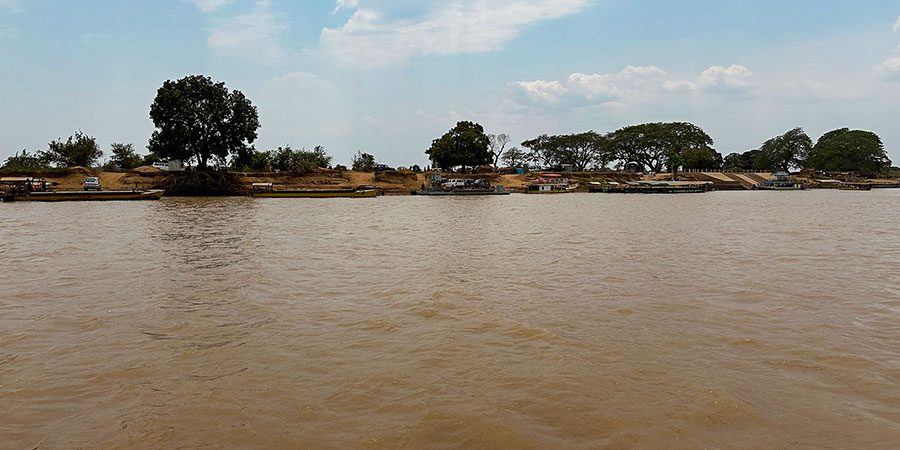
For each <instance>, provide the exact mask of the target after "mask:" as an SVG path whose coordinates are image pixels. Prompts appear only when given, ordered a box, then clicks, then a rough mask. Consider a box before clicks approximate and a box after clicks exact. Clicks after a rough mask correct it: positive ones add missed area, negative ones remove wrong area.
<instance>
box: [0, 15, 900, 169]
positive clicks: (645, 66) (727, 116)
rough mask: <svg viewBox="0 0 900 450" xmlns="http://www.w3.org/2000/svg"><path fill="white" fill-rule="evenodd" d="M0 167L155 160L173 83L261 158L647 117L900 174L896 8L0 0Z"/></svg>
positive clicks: (611, 126) (345, 156)
mask: <svg viewBox="0 0 900 450" xmlns="http://www.w3.org/2000/svg"><path fill="white" fill-rule="evenodd" d="M0 61H3V64H4V68H3V70H0V83H2V86H3V89H0V105H2V106H0V144H2V145H0V159H5V158H6V157H7V156H9V155H10V154H12V153H14V152H16V151H19V150H22V149H28V150H29V151H34V150H40V149H44V148H46V145H47V143H48V142H49V141H51V140H52V139H56V138H59V137H63V138H65V137H67V136H69V135H71V134H72V133H74V132H75V131H77V130H82V131H84V132H85V133H87V134H89V135H92V136H95V137H96V138H97V139H98V142H99V143H100V144H101V146H102V148H103V149H104V151H106V152H107V153H108V150H109V144H110V143H112V142H126V143H128V142H130V143H134V144H135V147H136V148H137V149H139V150H140V151H141V152H146V150H145V147H146V144H147V140H148V138H149V137H150V134H151V133H152V131H153V124H152V122H151V121H150V119H149V108H150V103H151V102H152V101H153V98H154V96H155V94H156V90H157V89H158V88H159V86H160V85H161V84H162V83H163V82H164V81H165V80H167V79H177V78H181V77H183V76H185V75H189V74H204V75H208V76H210V77H212V78H213V79H215V80H217V81H224V82H225V83H226V85H227V86H228V87H229V88H232V89H238V90H241V91H243V92H244V93H245V94H246V95H247V96H248V97H249V98H250V99H251V100H252V101H253V103H254V104H255V105H256V106H257V107H258V108H259V113H260V120H261V123H262V128H261V129H260V130H259V139H258V140H257V141H256V147H257V148H258V149H272V148H275V147H277V146H279V145H285V144H289V145H291V146H292V147H295V148H297V147H306V148H312V147H313V146H315V145H324V146H325V147H326V149H327V150H328V151H329V153H331V154H332V155H333V156H334V157H335V162H336V163H343V164H348V163H349V161H350V158H351V155H353V154H354V153H355V152H356V151H357V150H362V151H364V152H369V153H372V154H374V155H375V156H376V157H377V158H378V159H379V160H380V161H382V162H385V163H388V164H391V165H411V164H420V165H425V164H426V163H427V157H426V155H425V154H424V151H425V149H426V148H428V146H429V145H430V143H431V140H432V139H434V138H436V137H439V136H440V135H441V134H443V133H444V132H446V131H447V130H448V129H450V128H451V127H452V126H453V125H454V124H455V123H456V121H458V120H473V121H476V122H479V123H481V124H482V125H484V127H485V130H486V131H487V132H488V133H508V134H509V135H510V137H511V139H512V141H513V143H518V142H521V141H523V140H526V139H531V138H533V137H535V136H537V135H539V134H542V133H551V134H552V133H572V132H581V131H587V130H590V129H592V130H595V131H600V132H605V131H612V130H615V129H617V128H620V127H622V126H626V125H631V124H636V123H642V122H650V121H676V120H677V121H689V122H693V123H695V124H697V125H699V126H701V127H703V128H704V129H705V130H706V131H707V132H708V133H709V134H710V135H711V136H712V138H713V139H714V140H715V142H716V145H715V147H716V149H717V150H718V151H720V152H722V153H723V154H728V153H731V152H735V151H745V150H749V149H752V148H757V147H758V146H759V145H760V144H761V143H762V142H763V141H765V140H766V139H768V138H770V137H773V136H776V135H778V134H781V133H783V132H785V131H787V130H789V129H791V128H793V127H797V126H800V127H803V128H804V129H805V130H806V131H807V133H808V134H809V135H810V136H811V137H812V138H813V139H814V140H815V139H817V138H818V137H819V136H820V135H821V134H823V133H824V132H826V131H829V130H831V129H834V128H839V127H844V126H847V127H851V128H860V129H866V130H871V131H874V132H876V133H878V134H879V135H880V136H881V137H882V139H883V140H884V142H885V148H886V150H887V151H888V155H889V156H890V158H891V159H892V161H894V164H895V165H898V164H900V127H898V126H897V123H898V122H897V117H898V116H900V114H898V112H900V111H898V107H897V105H900V0H890V1H878V0H873V1H866V2H847V1H846V0H844V1H831V0H816V1H813V0H795V1H791V0H781V1H769V0H758V1H752V2H751V1H741V2H738V1H725V0H716V1H713V0H694V1H660V0H633V1H626V0H456V1H452V2H448V1H428V0H392V1H388V0H318V1H302V2H298V1H287V0H255V1H254V0H168V1H166V0H160V1H154V2H148V1H133V0H99V1H90V2H72V1H61V0H0Z"/></svg>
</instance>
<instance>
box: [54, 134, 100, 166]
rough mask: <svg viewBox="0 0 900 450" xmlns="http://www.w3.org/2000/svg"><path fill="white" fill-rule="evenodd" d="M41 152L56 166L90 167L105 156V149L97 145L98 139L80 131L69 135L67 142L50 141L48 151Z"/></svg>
mask: <svg viewBox="0 0 900 450" xmlns="http://www.w3.org/2000/svg"><path fill="white" fill-rule="evenodd" d="M39 154H40V155H41V157H42V158H43V159H44V160H46V161H48V162H50V163H52V164H54V165H55V166H56V167H74V166H84V167H89V166H93V165H94V164H96V163H97V160H98V159H100V157H101V156H103V151H102V150H100V146H99V145H97V139H95V138H94V137H92V136H88V135H86V134H84V133H82V132H81V131H79V132H77V133H75V134H74V135H72V136H69V139H67V140H66V141H65V142H63V141H62V140H61V139H56V140H54V141H52V142H50V144H48V145H47V151H46V152H39Z"/></svg>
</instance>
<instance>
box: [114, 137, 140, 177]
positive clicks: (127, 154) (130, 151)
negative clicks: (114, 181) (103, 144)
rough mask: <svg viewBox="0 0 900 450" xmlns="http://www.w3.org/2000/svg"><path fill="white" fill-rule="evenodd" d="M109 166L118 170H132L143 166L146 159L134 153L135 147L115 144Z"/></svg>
mask: <svg viewBox="0 0 900 450" xmlns="http://www.w3.org/2000/svg"><path fill="white" fill-rule="evenodd" d="M111 149H112V157H110V159H109V164H110V165H111V166H112V167H113V168H116V169H120V170H130V169H134V168H135V167H137V166H139V165H141V163H142V162H143V161H144V159H143V158H142V157H141V155H138V154H137V153H136V152H135V151H134V145H132V144H123V143H120V142H113V144H112V145H111Z"/></svg>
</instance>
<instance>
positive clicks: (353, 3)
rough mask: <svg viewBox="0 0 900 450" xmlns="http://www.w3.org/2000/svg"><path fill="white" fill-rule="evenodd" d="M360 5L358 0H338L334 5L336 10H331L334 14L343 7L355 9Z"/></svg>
mask: <svg viewBox="0 0 900 450" xmlns="http://www.w3.org/2000/svg"><path fill="white" fill-rule="evenodd" d="M357 6H359V1H358V0H337V4H336V5H334V11H331V13H332V14H334V13H336V12H338V11H340V10H342V9H354V8H356V7H357Z"/></svg>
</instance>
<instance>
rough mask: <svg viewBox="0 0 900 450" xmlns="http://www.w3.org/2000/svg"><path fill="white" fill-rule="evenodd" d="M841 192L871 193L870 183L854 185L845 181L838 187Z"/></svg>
mask: <svg viewBox="0 0 900 450" xmlns="http://www.w3.org/2000/svg"><path fill="white" fill-rule="evenodd" d="M838 189H840V190H842V191H871V190H872V183H854V182H849V181H845V182H843V183H841V184H840V186H838Z"/></svg>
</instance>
